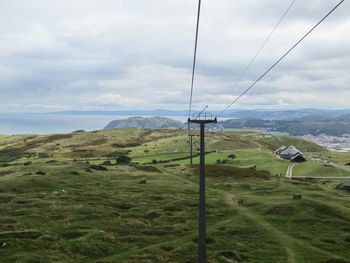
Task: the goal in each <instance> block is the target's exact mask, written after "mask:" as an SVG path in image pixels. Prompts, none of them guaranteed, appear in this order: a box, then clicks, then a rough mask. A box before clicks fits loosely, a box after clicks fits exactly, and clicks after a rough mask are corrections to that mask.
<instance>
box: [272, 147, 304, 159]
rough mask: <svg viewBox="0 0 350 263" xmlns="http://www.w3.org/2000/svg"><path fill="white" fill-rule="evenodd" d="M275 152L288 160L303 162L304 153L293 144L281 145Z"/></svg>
mask: <svg viewBox="0 0 350 263" xmlns="http://www.w3.org/2000/svg"><path fill="white" fill-rule="evenodd" d="M275 154H276V155H277V156H279V157H280V158H282V159H285V160H289V161H291V162H305V161H306V159H305V158H304V154H303V153H302V152H301V151H299V150H298V149H297V148H295V147H294V146H293V145H291V146H289V147H286V146H281V147H280V148H278V149H277V150H276V151H275Z"/></svg>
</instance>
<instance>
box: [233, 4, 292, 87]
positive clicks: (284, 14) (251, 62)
mask: <svg viewBox="0 0 350 263" xmlns="http://www.w3.org/2000/svg"><path fill="white" fill-rule="evenodd" d="M295 1H296V0H293V1H292V2H291V4H290V5H289V6H288V8H287V10H286V11H284V13H283V15H282V16H281V18H280V19H279V20H278V22H277V24H276V25H275V26H274V28H273V29H272V31H271V32H270V34H269V35H268V36H267V38H266V39H265V40H264V42H263V43H262V45H261V46H260V47H259V48H258V50H257V51H256V53H255V55H254V56H253V58H252V59H251V60H250V61H249V63H248V64H247V65H246V67H245V68H244V70H243V71H242V73H241V74H240V75H239V77H238V79H237V80H236V82H235V83H234V84H233V87H232V88H231V90H230V92H229V93H231V92H232V91H233V89H234V88H235V87H237V85H238V83H239V82H240V81H241V80H242V78H243V77H244V76H245V74H246V73H247V71H248V69H249V68H250V66H251V65H252V64H253V63H254V61H255V60H256V58H257V57H258V56H259V54H260V52H261V50H262V49H263V48H264V47H265V45H266V43H267V42H268V41H269V40H270V38H271V36H272V34H273V33H274V32H275V31H276V29H277V28H278V26H279V25H280V24H281V22H282V21H283V19H284V18H285V17H286V15H287V14H288V12H289V10H290V9H291V8H292V6H293V5H294V3H295Z"/></svg>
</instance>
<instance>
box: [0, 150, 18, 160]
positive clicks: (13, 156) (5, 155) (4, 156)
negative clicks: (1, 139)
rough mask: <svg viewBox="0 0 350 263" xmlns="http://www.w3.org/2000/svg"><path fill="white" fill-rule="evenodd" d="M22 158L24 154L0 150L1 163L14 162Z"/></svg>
mask: <svg viewBox="0 0 350 263" xmlns="http://www.w3.org/2000/svg"><path fill="white" fill-rule="evenodd" d="M21 157H22V154H21V153H20V152H18V151H16V150H10V149H3V150H0V162H4V163H5V162H12V161H15V160H17V159H19V158H21Z"/></svg>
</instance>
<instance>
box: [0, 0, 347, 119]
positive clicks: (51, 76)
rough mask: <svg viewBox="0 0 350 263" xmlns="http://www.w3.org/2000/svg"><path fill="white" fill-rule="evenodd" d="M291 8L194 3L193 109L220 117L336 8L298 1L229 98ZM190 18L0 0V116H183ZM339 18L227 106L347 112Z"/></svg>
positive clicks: (119, 1)
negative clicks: (140, 112)
mask: <svg viewBox="0 0 350 263" xmlns="http://www.w3.org/2000/svg"><path fill="white" fill-rule="evenodd" d="M290 2H291V1H277V0H268V1H259V0H247V1H229V0H218V1H215V2H213V1H203V9H202V17H201V27H200V35H199V48H198V64H197V65H198V69H197V74H196V81H195V90H194V97H193V103H194V107H195V108H200V107H203V105H207V104H208V105H209V107H210V109H212V110H220V109H223V108H224V107H225V106H226V105H227V104H229V103H230V102H231V101H232V100H233V99H234V98H235V97H236V96H237V95H238V94H239V93H240V92H242V91H243V90H244V89H245V88H246V87H248V86H249V85H250V84H251V83H252V82H253V81H254V80H255V79H256V78H257V77H258V76H259V75H260V74H261V73H263V72H264V70H265V69H266V68H267V67H269V66H270V65H271V64H272V63H273V62H274V61H275V60H276V59H277V58H278V57H279V56H281V54H283V53H284V52H285V51H286V50H287V49H288V48H289V47H290V46H291V45H292V44H294V43H295V42H296V41H297V40H298V38H299V37H301V36H302V35H303V34H304V33H305V32H307V30H308V29H309V28H310V27H311V26H312V25H313V24H315V23H316V21H317V20H318V19H319V18H321V17H322V16H323V15H324V14H326V13H327V12H328V11H329V10H330V8H332V6H334V5H335V4H336V2H337V1H335V0H327V1H319V0H306V1H300V0H297V1H296V2H295V5H294V6H293V8H292V9H291V11H290V13H289V14H288V15H287V17H286V18H285V20H284V21H283V22H282V24H281V25H280V27H279V28H278V29H277V31H276V32H275V34H274V35H273V36H272V38H271V40H270V41H269V43H268V44H267V45H266V47H265V48H264V50H263V51H262V53H261V55H260V56H259V57H258V59H257V60H256V62H255V63H254V64H253V65H252V67H251V68H250V70H249V71H248V72H247V74H246V76H245V77H244V79H243V80H242V81H241V82H240V83H238V85H237V87H235V88H232V87H233V85H234V83H235V80H236V79H237V78H238V76H239V75H240V73H241V71H242V70H243V68H244V67H245V65H246V64H247V63H248V62H249V60H250V59H251V57H252V56H253V55H254V53H255V52H256V50H257V48H258V47H259V46H260V45H261V43H262V42H263V41H264V39H265V38H266V36H267V35H268V33H269V32H270V31H271V29H272V27H273V26H274V24H275V23H276V22H277V21H278V19H279V17H280V16H281V15H282V13H283V12H284V10H285V9H286V8H287V6H288V5H289V4H290ZM196 7H197V1H188V0H177V1H174V0H149V1H137V0H133V1H132V0H103V1H99V0H84V1H82V0H77V1H68V0H60V1H56V0H52V1H45V0H26V1H20V0H13V1H4V0H0V16H1V17H2V19H1V21H0V92H1V97H0V98H1V104H0V111H2V112H11V111H13V112H16V111H27V112H30V111H44V112H45V111H57V110H66V109H77V110H92V109H100V110H122V109H125V110H126V109H156V108H169V109H186V108H187V107H188V100H189V98H188V96H189V85H190V79H191V76H190V75H191V66H192V56H193V42H194V29H195V19H196V17H195V15H196ZM349 11H350V4H349V3H348V2H347V1H345V2H344V4H343V5H342V6H341V8H340V9H339V10H337V11H336V12H335V13H334V14H333V15H332V16H331V17H329V19H328V20H326V21H325V23H324V24H322V25H321V26H320V27H319V28H318V29H317V30H316V31H315V32H314V33H313V34H312V35H311V36H310V37H309V38H307V39H306V40H305V42H304V43H302V45H301V46H300V47H298V48H297V49H296V50H295V51H294V52H293V53H292V54H290V55H289V56H288V57H287V58H286V59H285V60H284V61H283V62H282V63H281V64H280V65H279V66H277V67H276V69H275V70H274V71H272V72H271V73H270V74H269V75H268V76H267V77H266V78H264V80H263V81H262V82H261V83H259V84H258V85H257V86H256V87H255V88H254V89H252V90H251V92H249V93H248V94H247V95H246V96H245V97H243V98H242V100H240V101H239V102H238V103H237V105H235V107H244V108H281V107H282V108H283V107H284V108H288V107H318V108H325V107H330V108H347V107H348V102H347V100H346V99H345V98H347V97H346V96H348V95H349V93H348V91H347V90H348V88H349V83H350V77H349V69H350V59H349V58H350V36H349V35H348V30H349V27H350V19H349V18H348V14H349ZM329 98H332V101H331V102H330V99H329Z"/></svg>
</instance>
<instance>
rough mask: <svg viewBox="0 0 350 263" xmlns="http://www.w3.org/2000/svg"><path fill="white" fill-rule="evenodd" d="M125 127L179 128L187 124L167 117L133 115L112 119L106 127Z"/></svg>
mask: <svg viewBox="0 0 350 263" xmlns="http://www.w3.org/2000/svg"><path fill="white" fill-rule="evenodd" d="M124 127H136V128H145V129H152V130H155V129H178V128H184V127H185V125H184V124H183V123H182V122H181V121H176V120H173V119H170V118H165V117H151V118H143V117H131V118H128V119H123V120H114V121H111V122H110V123H109V124H108V125H107V126H106V127H105V129H115V128H124Z"/></svg>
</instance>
